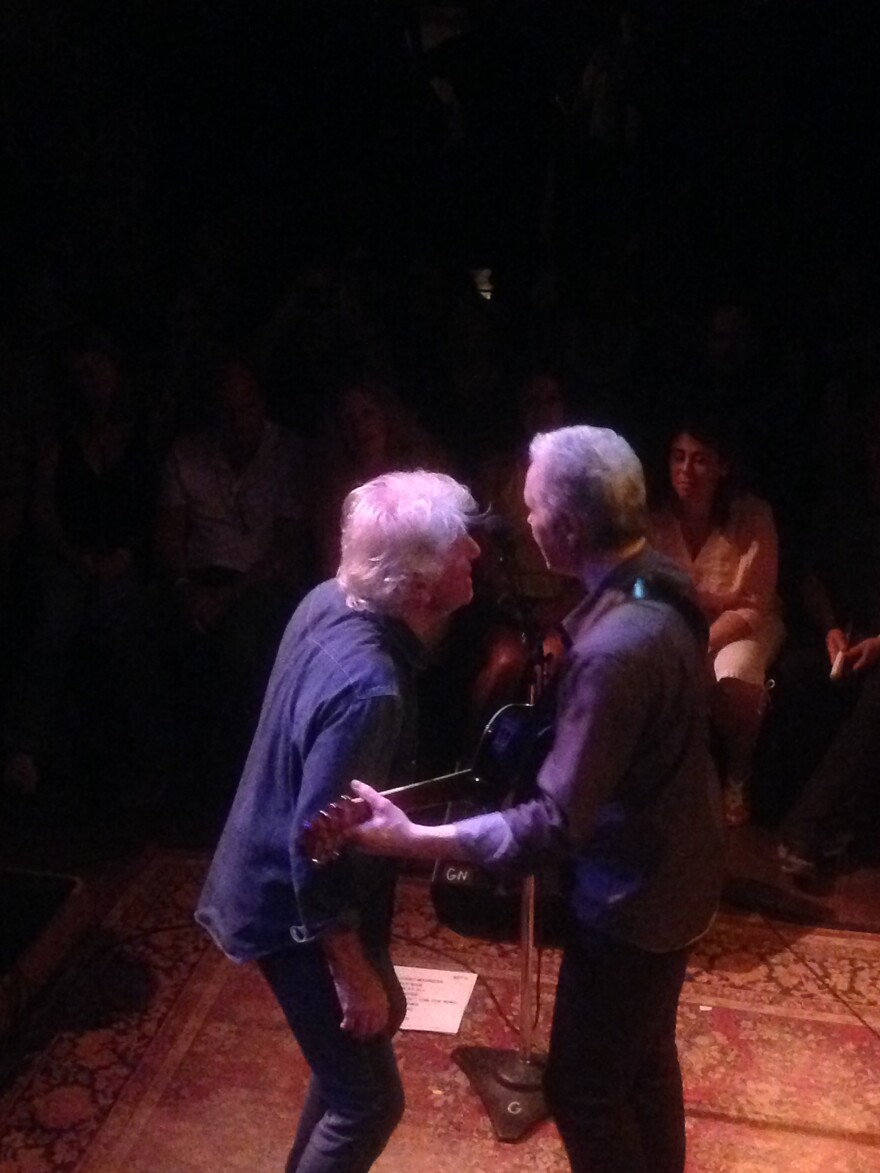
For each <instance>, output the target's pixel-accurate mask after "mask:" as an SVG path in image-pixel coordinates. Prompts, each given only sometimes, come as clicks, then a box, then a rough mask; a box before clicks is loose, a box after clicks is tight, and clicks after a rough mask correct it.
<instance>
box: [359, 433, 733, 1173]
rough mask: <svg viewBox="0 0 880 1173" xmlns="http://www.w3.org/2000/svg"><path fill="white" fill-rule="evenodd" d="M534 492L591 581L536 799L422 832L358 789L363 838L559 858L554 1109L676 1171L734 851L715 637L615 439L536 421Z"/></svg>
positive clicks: (474, 857) (408, 847) (563, 1128)
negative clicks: (687, 1067) (658, 536)
mask: <svg viewBox="0 0 880 1173" xmlns="http://www.w3.org/2000/svg"><path fill="white" fill-rule="evenodd" d="M525 500H526V505H527V506H528V509H529V524H530V525H531V528H532V532H533V534H534V536H535V539H536V541H537V543H538V545H539V546H540V548H541V551H542V553H543V555H544V558H545V560H546V562H547V564H548V566H549V567H550V568H551V569H554V570H557V571H559V572H560V573H562V574H569V575H575V576H577V577H578V578H579V579H580V581H581V582H582V583H583V585H584V587H585V589H586V598H585V600H584V601H583V602H582V603H581V604H580V605H579V606H578V607H577V608H576V610H575V611H574V612H572V614H571V615H570V616H569V617H568V619H567V620H566V623H565V626H566V630H567V635H568V640H569V648H568V655H567V661H566V663H565V665H564V666H563V676H562V680H561V682H560V686H559V694H558V704H557V718H556V726H555V738H554V743H553V747H552V749H551V750H550V753H549V756H548V757H547V759H546V761H545V763H544V765H543V767H542V769H541V771H540V774H539V777H538V785H537V793H536V795H535V797H534V798H533V799H532V800H531V801H528V802H524V803H522V804H520V805H519V806H516V807H513V808H511V809H509V810H507V811H504V812H500V813H497V814H487V815H482V816H478V817H477V818H474V819H469V820H466V821H464V822H460V823H457V824H452V825H447V826H444V827H421V826H418V825H416V824H414V823H412V822H410V821H409V820H408V819H407V818H406V817H405V816H404V815H403V814H402V813H401V812H400V811H398V810H397V808H396V807H394V806H393V805H392V804H391V803H390V802H389V801H388V800H387V799H383V798H381V796H379V795H377V794H375V792H374V791H373V790H371V789H370V788H369V787H366V786H361V785H355V787H354V789H355V791H356V792H357V793H358V794H359V795H360V796H361V797H363V798H366V799H367V800H368V801H369V802H370V804H371V806H372V810H373V815H372V819H371V820H370V822H368V823H367V824H365V825H364V826H362V827H360V828H358V829H357V830H356V831H355V832H354V833H353V839H354V841H355V842H356V843H358V844H359V845H360V846H361V847H362V848H364V849H365V850H368V851H371V852H382V853H390V854H396V855H409V856H421V857H426V856H427V857H430V856H442V857H443V858H459V859H463V860H468V861H472V862H476V863H480V864H483V865H488V866H490V867H491V866H500V867H510V866H519V867H524V868H527V867H529V866H531V865H532V864H534V863H536V862H538V861H540V860H542V859H546V858H548V857H550V858H556V859H559V860H562V861H563V864H564V867H565V871H566V873H567V877H568V902H569V906H570V911H571V918H570V920H571V929H570V936H569V940H568V942H567V944H566V948H565V952H564V956H563V961H562V968H561V971H560V976H559V986H558V989H557V996H556V1006H555V1011H554V1020H553V1028H552V1033H551V1042H550V1055H549V1061H548V1067H547V1071H546V1079H545V1092H546V1098H547V1102H548V1106H549V1107H550V1109H551V1111H552V1113H553V1115H554V1117H555V1120H556V1123H557V1125H558V1127H559V1131H560V1134H561V1136H562V1139H563V1142H564V1144H565V1147H566V1150H567V1152H568V1156H569V1159H570V1161H571V1165H572V1168H573V1169H574V1170H575V1171H576V1173H649V1171H650V1173H681V1171H682V1170H683V1169H684V1159H685V1136H684V1106H683V1096H682V1086H681V1072H680V1068H679V1063H678V1055H677V1051H676V1045H675V1025H676V1011H677V1006H678V999H679V995H680V992H681V987H682V983H683V981H684V976H685V967H686V960H687V953H688V948H689V946H690V945H691V944H692V943H693V941H694V940H695V939H696V938H697V937H699V936H700V935H701V934H702V933H703V932H704V931H705V930H706V928H707V926H708V925H709V923H710V921H711V919H712V916H713V914H714V911H715V908H716V906H717V901H718V897H719V892H720V885H721V860H722V857H723V851H722V833H723V832H722V820H721V811H720V799H719V795H718V783H717V779H716V778H715V776H714V771H713V769H712V766H711V760H710V757H709V751H708V734H707V718H706V692H705V643H706V632H705V628H704V626H703V623H702V619H701V617H700V615H699V611H698V609H697V607H696V605H695V603H694V602H693V600H692V599H691V597H690V592H689V585H688V583H687V581H686V580H685V579H684V578H683V576H682V575H681V574H680V573H679V572H678V571H677V570H675V569H674V568H673V567H672V565H671V564H670V563H669V562H667V561H666V560H665V559H663V558H661V557H660V556H659V555H658V554H656V553H655V552H654V551H652V550H651V549H650V548H649V547H648V546H647V545H646V542H645V538H644V532H645V486H644V478H643V474H642V469H641V465H640V463H639V461H638V458H637V457H636V455H635V453H634V452H633V451H632V449H631V448H630V447H629V445H628V444H627V443H626V441H625V440H623V439H622V437H620V436H618V435H616V434H615V433H614V432H611V431H609V430H608V429H604V428H590V427H572V428H561V429H559V430H558V431H555V432H549V433H545V434H543V435H539V436H537V437H536V438H535V439H534V441H533V442H532V447H531V464H530V467H529V471H528V475H527V478H526V484H525Z"/></svg>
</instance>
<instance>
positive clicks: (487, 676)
mask: <svg viewBox="0 0 880 1173" xmlns="http://www.w3.org/2000/svg"><path fill="white" fill-rule="evenodd" d="M567 416H568V397H567V392H566V388H565V384H564V381H563V379H562V377H561V376H560V375H559V374H558V373H556V372H555V371H553V370H551V369H549V368H546V369H536V370H535V371H533V372H532V373H530V374H529V375H528V376H527V377H526V378H525V379H524V381H523V383H522V387H521V389H520V393H519V398H518V401H517V404H516V422H517V433H518V434H517V436H516V439H515V441H514V443H513V444H512V446H511V447H510V448H509V449H508V450H507V451H505V452H501V453H498V454H496V455H495V456H494V457H492V458H490V459H489V460H488V461H486V463H485V465H484V466H483V467H482V468H480V469H477V471H476V475H475V483H476V486H477V498H478V500H479V501H480V502H481V503H482V504H484V505H485V506H487V507H488V509H489V510H490V511H491V513H492V515H493V517H494V518H496V519H497V522H496V524H495V525H490V526H489V527H488V534H487V536H486V538H484V539H483V544H484V546H485V547H486V551H485V557H484V558H483V559H481V562H480V564H478V567H477V578H478V591H479V592H480V594H481V595H482V597H483V598H484V599H487V600H488V601H489V602H490V604H491V608H490V614H489V616H488V617H487V618H488V621H489V622H490V623H491V628H490V631H489V634H488V636H487V637H486V638H485V640H484V641H483V648H484V655H485V660H484V663H483V664H482V666H481V668H480V670H479V673H478V675H477V677H476V680H475V683H474V685H473V688H472V703H473V706H474V710H475V712H474V722H473V723H474V724H475V725H476V726H477V727H479V726H480V725H481V724H483V723H484V722H485V721H486V719H488V717H490V716H491V712H492V710H494V709H495V708H497V707H498V706H499V705H500V704H501V703H504V702H506V701H510V700H513V699H514V698H515V696H516V695H517V694H518V693H519V692H521V690H522V684H523V674H524V671H525V669H526V667H527V663H528V659H529V656H530V654H531V653H533V651H534V647H535V643H536V642H537V644H538V645H539V646H540V645H541V643H542V642H544V643H545V644H546V647H545V652H546V654H547V655H553V653H554V652H558V651H559V648H558V647H557V644H556V642H555V641H557V640H558V637H556V636H554V635H552V634H551V633H552V632H553V631H554V629H555V628H556V625H557V624H558V623H559V622H560V621H561V620H562V618H563V617H564V616H565V615H566V614H568V612H569V611H570V610H571V608H572V607H573V606H574V604H575V603H576V602H577V600H578V599H579V598H580V595H581V592H580V590H579V587H578V584H577V581H576V580H575V579H573V578H570V577H569V578H565V577H562V576H560V575H559V574H556V573H554V572H551V571H550V570H548V569H547V564H546V562H545V560H544V557H543V555H542V554H541V551H540V550H539V549H538V545H537V543H536V542H535V539H534V537H533V536H532V530H531V527H530V526H529V522H528V516H529V513H528V509H527V508H526V506H525V504H524V501H523V488H524V486H525V478H526V473H527V472H528V467H529V444H530V442H531V440H532V438H533V437H534V436H535V435H536V434H537V433H539V432H550V431H553V430H554V429H556V428H559V427H561V426H562V425H563V424H564V423H566V422H567Z"/></svg>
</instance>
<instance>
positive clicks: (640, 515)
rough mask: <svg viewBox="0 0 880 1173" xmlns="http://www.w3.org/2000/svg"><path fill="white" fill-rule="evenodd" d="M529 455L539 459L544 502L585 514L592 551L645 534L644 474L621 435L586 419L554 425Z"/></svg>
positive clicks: (536, 440) (550, 506)
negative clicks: (569, 424) (592, 425)
mask: <svg viewBox="0 0 880 1173" xmlns="http://www.w3.org/2000/svg"><path fill="white" fill-rule="evenodd" d="M529 455H530V456H531V459H532V461H540V464H541V471H542V473H543V477H542V488H543V495H544V498H545V499H544V501H543V504H544V505H545V506H546V507H547V508H548V509H549V510H550V511H551V512H553V511H555V510H557V509H566V510H568V511H569V512H571V513H573V514H575V515H576V516H579V517H581V518H583V520H584V521H585V523H586V531H587V534H588V541H589V545H590V548H591V549H592V550H595V551H597V552H605V551H609V550H616V549H619V548H620V547H621V546H624V545H626V544H627V543H628V542H631V541H633V540H634V539H636V538H641V537H644V534H645V527H646V525H647V515H646V505H645V497H646V494H645V474H644V472H643V470H642V463H641V461H640V460H639V458H638V456H636V454H635V452H633V450H632V448H631V447H630V446H629V444H628V443H627V442H626V440H624V438H623V436H619V435H618V434H617V432H612V431H611V429H610V428H593V427H589V426H587V425H586V424H581V425H578V426H577V427H569V428H558V429H557V430H556V431H553V432H542V433H540V434H539V435H537V436H535V437H534V439H533V440H532V443H531V446H530V449H529Z"/></svg>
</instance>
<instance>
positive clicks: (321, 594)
mask: <svg viewBox="0 0 880 1173" xmlns="http://www.w3.org/2000/svg"><path fill="white" fill-rule="evenodd" d="M422 657H423V648H422V645H421V644H420V643H419V641H418V640H417V639H416V637H415V636H414V635H413V633H412V632H411V631H410V630H409V628H407V627H406V626H405V625H404V624H403V623H401V622H400V621H399V620H396V619H392V618H390V617H388V616H382V615H378V614H375V613H372V612H366V611H353V610H351V609H350V608H349V607H347V606H346V604H345V600H344V598H343V595H342V591H341V589H340V587H339V585H338V584H337V583H336V582H335V581H330V582H325V583H323V584H322V585H321V586H319V587H316V588H315V590H313V591H312V592H311V593H310V594H309V595H307V596H306V598H305V599H304V600H303V602H302V603H301V604H300V606H299V607H298V608H297V611H296V613H295V615H294V616H293V618H292V619H291V621H290V623H289V624H288V627H287V631H286V632H285V634H284V638H283V639H282V641H281V646H280V649H279V651H278V656H277V659H276V661H275V666H274V668H273V670H272V676H271V678H270V680H269V685H268V688H267V690H266V696H265V700H264V702H263V709H262V713H261V716H260V721H259V725H258V726H257V731H256V733H255V735H254V740H253V744H252V746H251V750H250V753H249V755H248V759H247V762H246V764H245V767H244V772H243V774H242V778H241V782H240V783H239V787H238V791H237V793H236V796H235V801H234V802H233V805H232V809H231V811H230V814H229V817H228V819H227V822H226V826H225V828H224V830H223V834H222V836H221V838H220V842H219V843H218V845H217V850H216V852H215V854H214V859H213V861H212V863H211V868H210V871H209V872H208V877H207V880H206V881H205V886H204V889H203V891H202V895H201V898H200V901H199V907H198V911H197V912H196V920H197V921H198V922H199V924H201V925H202V926H203V927H204V928H206V929H207V930H208V932H209V933H210V934H211V935H212V937H213V938H214V940H215V941H216V942H217V944H218V945H219V946H220V947H221V948H222V949H223V951H224V952H225V953H226V954H227V955H228V956H230V957H232V958H233V959H235V960H237V961H244V960H248V959H251V958H256V957H262V956H266V955H268V954H270V953H274V952H277V951H278V950H280V949H284V948H287V947H289V946H290V945H291V942H292V941H300V942H304V941H311V940H314V939H315V938H316V937H318V936H320V935H321V934H322V933H324V932H326V931H327V930H328V929H330V928H333V927H336V926H349V927H357V928H358V929H359V930H360V932H361V933H362V935H363V936H364V938H365V939H367V940H370V941H376V942H381V941H382V939H383V938H385V937H387V933H388V926H389V921H390V915H391V904H392V898H393V865H392V864H391V863H390V862H389V861H386V860H379V859H373V858H370V857H368V856H365V855H361V854H359V853H357V852H347V853H345V855H344V856H342V857H341V858H340V859H339V860H337V861H335V862H333V863H332V864H329V865H327V866H326V867H323V868H318V867H315V866H314V865H313V864H312V863H311V862H310V861H309V859H308V858H307V857H306V856H305V854H304V853H303V852H302V851H301V849H300V848H299V846H298V844H297V838H298V835H299V831H300V828H301V827H302V824H303V822H304V821H305V820H307V819H309V818H310V817H311V816H313V815H314V814H315V813H316V812H317V811H319V810H320V809H321V808H322V807H323V806H325V805H326V804H327V803H328V802H330V801H332V800H333V799H335V798H338V797H339V795H340V794H342V793H343V791H345V790H347V789H348V784H349V782H350V781H351V779H352V778H361V779H363V780H364V781H365V782H369V783H370V784H371V785H374V786H376V787H377V788H378V789H380V790H382V789H386V788H387V787H388V786H392V785H399V784H403V783H405V782H408V781H411V778H412V767H413V760H414V756H415V741H416V695H415V673H416V669H417V668H418V667H419V666H420V664H421V662H422Z"/></svg>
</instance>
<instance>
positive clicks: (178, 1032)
mask: <svg viewBox="0 0 880 1173" xmlns="http://www.w3.org/2000/svg"><path fill="white" fill-rule="evenodd" d="M206 858H207V857H206V854H205V853H203V852H193V851H191V850H168V849H165V848H160V847H155V846H154V847H147V848H145V849H143V850H142V851H141V852H140V853H139V854H138V856H137V857H136V858H133V859H132V860H130V861H129V865H128V867H127V869H126V871H125V873H124V874H119V873H117V874H116V875H115V876H114V877H113V880H112V883H111V882H108V883H107V885H106V886H105V887H104V888H103V890H102V889H101V879H100V873H99V871H98V870H95V872H94V874H93V876H92V880H91V883H92V886H93V889H94V896H95V907H96V908H99V909H102V910H103V911H101V913H100V915H99V920H98V922H97V923H96V925H95V928H94V930H93V932H92V933H91V934H89V935H88V937H87V938H86V939H84V940H83V941H82V942H81V943H80V945H79V946H78V947H77V948H76V949H74V951H73V952H72V954H71V956H70V957H69V958H68V961H67V964H66V966H64V967H63V969H62V971H61V973H60V974H59V976H58V977H57V979H56V981H55V982H54V984H53V986H52V987H51V991H50V993H49V995H48V996H46V997H44V998H43V1000H42V1002H41V1003H40V1004H39V1006H38V1007H37V1010H36V1012H35V1013H34V1014H33V1015H32V1016H31V1017H30V1018H29V1020H28V1023H27V1027H26V1029H24V1030H23V1031H22V1032H21V1033H20V1037H19V1039H18V1045H19V1055H18V1062H17V1064H16V1069H15V1071H14V1072H10V1073H9V1080H8V1083H7V1086H6V1088H5V1091H4V1093H3V1095H2V1098H0V1138H2V1139H0V1173H44V1171H46V1173H48V1171H49V1170H52V1171H53V1173H56V1171H59V1170H61V1171H68V1173H117V1171H118V1173H122V1171H123V1170H125V1171H126V1173H128V1171H131V1173H147V1170H149V1171H150V1173H207V1171H208V1170H210V1171H211V1173H215V1171H216V1170H218V1169H222V1170H224V1171H225V1173H226V1171H228V1173H239V1171H240V1173H244V1171H245V1170H247V1171H248V1173H253V1171H254V1170H257V1169H259V1170H265V1171H266V1173H270V1171H271V1170H274V1169H277V1170H280V1169H281V1168H283V1164H284V1156H285V1153H286V1149H287V1146H288V1143H289V1138H290V1134H291V1132H292V1130H293V1126H294V1122H295V1117H296V1113H297V1107H298V1104H299V1103H300V1101H301V1097H302V1094H303V1089H304V1086H305V1080H306V1069H305V1066H304V1064H303V1062H302V1059H301V1057H300V1056H299V1054H298V1052H297V1049H296V1047H295V1045H294V1044H293V1042H292V1040H291V1038H290V1036H289V1034H288V1032H287V1029H286V1027H285V1024H284V1022H283V1021H282V1019H281V1016H280V1013H279V1012H278V1010H277V1008H276V1006H275V1004H274V1002H273V1001H272V999H271V996H270V995H269V994H268V992H267V990H266V988H265V987H264V985H263V983H262V981H261V979H260V977H259V974H258V973H257V972H256V971H255V969H254V968H253V967H251V966H236V965H233V964H232V963H230V962H228V961H227V960H226V959H225V958H223V957H222V956H221V955H220V954H219V953H218V952H217V950H215V949H214V948H213V947H212V946H211V945H210V944H209V943H208V942H207V941H206V939H205V938H204V936H203V935H202V934H201V933H200V932H199V931H198V929H197V928H196V927H195V926H194V924H193V922H192V915H191V913H192V907H193V904H194V901H195V898H196V894H197V892H198V888H199V884H200V881H201V877H202V875H203V872H204V867H205V863H206ZM394 949H395V959H396V960H397V961H398V962H399V963H401V964H407V965H419V966H426V967H430V968H447V967H451V968H464V969H468V970H471V971H473V972H475V973H476V974H477V975H478V979H477V983H476V986H475V988H474V993H473V995H472V997H471V1001H470V1003H469V1005H468V1007H467V1010H466V1011H465V1015H464V1019H463V1022H462V1027H461V1031H460V1033H459V1035H457V1036H449V1035H440V1034H431V1033H422V1032H404V1033H402V1034H401V1035H400V1036H399V1038H398V1043H397V1049H398V1054H399V1058H400V1064H401V1069H402V1072H403V1079H404V1084H405V1087H406V1090H407V1097H408V1108H407V1112H406V1115H405V1117H404V1120H403V1123H402V1125H401V1126H400V1128H399V1129H398V1131H397V1133H396V1134H395V1136H394V1137H393V1138H392V1141H391V1143H390V1145H389V1147H388V1149H387V1150H386V1153H385V1154H384V1155H383V1157H382V1158H381V1159H380V1162H379V1163H378V1165H377V1166H376V1168H377V1169H378V1170H379V1171H380V1173H382V1171H384V1173H392V1171H393V1173H462V1170H468V1171H473V1173H482V1171H484V1170H485V1171H487V1173H488V1171H489V1170H494V1169H496V1168H497V1167H498V1166H499V1163H501V1164H503V1167H504V1169H505V1170H510V1171H512V1173H520V1171H522V1173H525V1171H526V1170H529V1171H531V1173H543V1171H546V1173H562V1171H563V1170H565V1169H566V1168H567V1164H566V1162H565V1159H564V1156H563V1153H562V1150H561V1146H560V1144H559V1140H558V1137H557V1135H556V1132H555V1129H554V1127H553V1125H552V1123H550V1122H549V1121H543V1122H541V1123H540V1124H538V1125H537V1127H536V1128H535V1129H534V1130H533V1131H531V1132H530V1133H529V1134H528V1135H527V1136H525V1137H524V1138H523V1139H522V1140H520V1141H518V1142H516V1143H502V1142H500V1141H498V1140H497V1139H496V1137H495V1135H494V1132H493V1130H492V1128H491V1126H490V1123H489V1120H488V1117H487V1115H486V1113H485V1110H484V1108H483V1105H482V1104H481V1102H480V1100H479V1099H478V1097H477V1096H476V1095H475V1093H474V1091H473V1089H472V1088H471V1086H470V1084H469V1083H468V1081H467V1079H466V1078H465V1076H464V1074H463V1073H462V1071H461V1069H460V1068H459V1067H458V1066H457V1065H456V1064H455V1063H454V1062H453V1060H452V1050H453V1048H454V1047H456V1046H460V1045H474V1046H480V1047H482V1046H493V1047H515V1046H516V1042H517V1024H518V1011H519V953H518V949H517V948H516V947H515V946H512V945H507V944H499V943H491V942H487V941H485V940H472V939H468V938H464V937H461V936H459V935H458V934H457V933H455V932H454V931H452V930H451V929H449V928H446V927H444V926H442V925H440V924H438V923H437V920H436V918H435V916H434V910H433V906H432V903H431V900H430V895H429V889H428V885H427V882H426V880H425V879H424V878H423V877H421V876H418V875H413V876H409V877H407V878H406V879H405V880H404V882H403V884H402V886H401V891H400V899H399V907H398V915H397V919H396V934H395V944H394ZM557 963H558V957H557V954H556V953H555V952H554V951H552V950H551V951H547V952H546V953H545V954H544V956H543V965H542V971H541V989H542V993H543V1005H544V1010H543V1013H542V1015H541V1018H540V1021H539V1024H538V1028H537V1045H538V1046H539V1047H540V1046H541V1045H542V1043H543V1041H544V1040H545V1038H546V1030H547V1025H548V1012H549V1007H550V1004H551V1001H552V994H553V986H554V981H555V975H556V966H557ZM878 1027H880V937H878V936H875V935H873V934H870V933H864V932H859V933H855V932H850V931H845V930H839V929H834V928H830V929H828V928H807V927H804V926H797V925H792V924H790V923H785V922H779V921H775V920H771V919H769V918H767V917H765V916H763V915H761V914H758V913H754V912H742V911H737V910H732V909H728V910H725V911H723V912H722V914H721V915H720V916H719V918H718V920H717V922H716V924H715V926H714V927H713V929H712V931H711V932H710V933H709V935H708V936H707V937H706V938H705V940H704V941H703V942H702V943H701V944H700V946H699V948H698V949H697V951H696V952H695V955H694V958H693V961H692V964H691V966H690V969H689V973H688V981H687V983H686V986H685V991H684V996H683V999H682V1005H681V1012H680V1016H679V1044H680V1049H681V1055H682V1064H683V1069H684V1077H685V1089H686V1102H687V1118H688V1139H689V1164H688V1170H689V1173H758V1171H759V1170H760V1171H767V1170H773V1171H774V1173H777V1171H787V1170H794V1171H797V1173H832V1171H833V1173H877V1170H880V1090H878V1089H880V1042H878V1035H877V1030H878Z"/></svg>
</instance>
